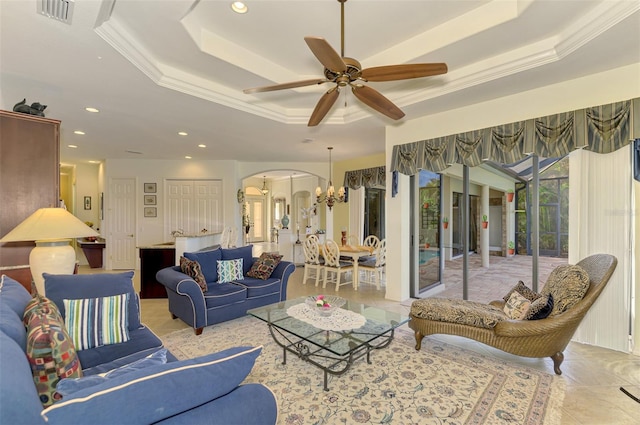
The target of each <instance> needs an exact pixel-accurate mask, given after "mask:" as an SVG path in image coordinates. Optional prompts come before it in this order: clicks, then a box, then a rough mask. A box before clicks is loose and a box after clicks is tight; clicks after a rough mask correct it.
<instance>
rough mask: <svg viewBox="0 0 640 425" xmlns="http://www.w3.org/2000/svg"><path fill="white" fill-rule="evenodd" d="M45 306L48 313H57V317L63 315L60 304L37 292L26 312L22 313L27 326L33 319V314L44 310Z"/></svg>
mask: <svg viewBox="0 0 640 425" xmlns="http://www.w3.org/2000/svg"><path fill="white" fill-rule="evenodd" d="M45 307H46V309H47V312H48V313H51V314H56V315H57V317H62V314H60V310H58V306H57V305H56V303H54V302H53V301H51V300H50V299H49V298H47V297H43V296H42V295H40V294H36V295H35V296H34V297H33V298H32V299H31V301H29V302H28V303H27V306H26V307H25V308H24V314H23V315H22V321H23V323H24V325H25V326H27V325H28V324H29V320H31V316H33V314H34V313H37V312H39V311H42V310H43V309H44V308H45Z"/></svg>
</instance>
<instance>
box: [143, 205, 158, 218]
mask: <svg viewBox="0 0 640 425" xmlns="http://www.w3.org/2000/svg"><path fill="white" fill-rule="evenodd" d="M144 216H145V217H157V216H158V209H157V208H156V207H144Z"/></svg>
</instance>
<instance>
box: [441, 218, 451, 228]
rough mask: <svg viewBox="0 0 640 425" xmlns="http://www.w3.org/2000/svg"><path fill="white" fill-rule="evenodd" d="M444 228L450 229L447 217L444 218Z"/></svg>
mask: <svg viewBox="0 0 640 425" xmlns="http://www.w3.org/2000/svg"><path fill="white" fill-rule="evenodd" d="M442 227H444V228H445V229H447V228H449V219H448V218H447V217H442Z"/></svg>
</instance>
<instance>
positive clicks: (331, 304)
mask: <svg viewBox="0 0 640 425" xmlns="http://www.w3.org/2000/svg"><path fill="white" fill-rule="evenodd" d="M346 302H347V300H345V299H344V298H341V297H338V296H336V295H312V296H310V297H307V299H306V300H305V303H306V304H307V306H308V307H309V309H311V310H312V311H315V312H316V313H318V314H320V315H321V316H331V315H332V314H333V313H334V312H335V311H336V310H337V309H339V308H340V307H342V306H343V305H344V304H345V303H346Z"/></svg>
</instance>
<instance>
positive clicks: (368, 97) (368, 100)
mask: <svg viewBox="0 0 640 425" xmlns="http://www.w3.org/2000/svg"><path fill="white" fill-rule="evenodd" d="M351 90H352V91H353V94H354V95H355V96H356V97H357V98H358V99H360V100H361V101H362V102H363V103H365V104H366V105H369V106H370V107H372V108H373V109H375V110H376V111H378V112H380V113H382V114H384V115H386V116H388V117H389V118H391V119H394V120H399V119H400V118H402V117H404V112H402V111H401V110H400V108H398V107H397V106H396V105H394V104H393V102H392V101H390V100H389V99H387V98H386V97H384V96H383V95H382V94H381V93H380V92H379V91H377V90H375V89H372V88H371V87H368V86H362V85H358V86H354V85H352V86H351Z"/></svg>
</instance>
